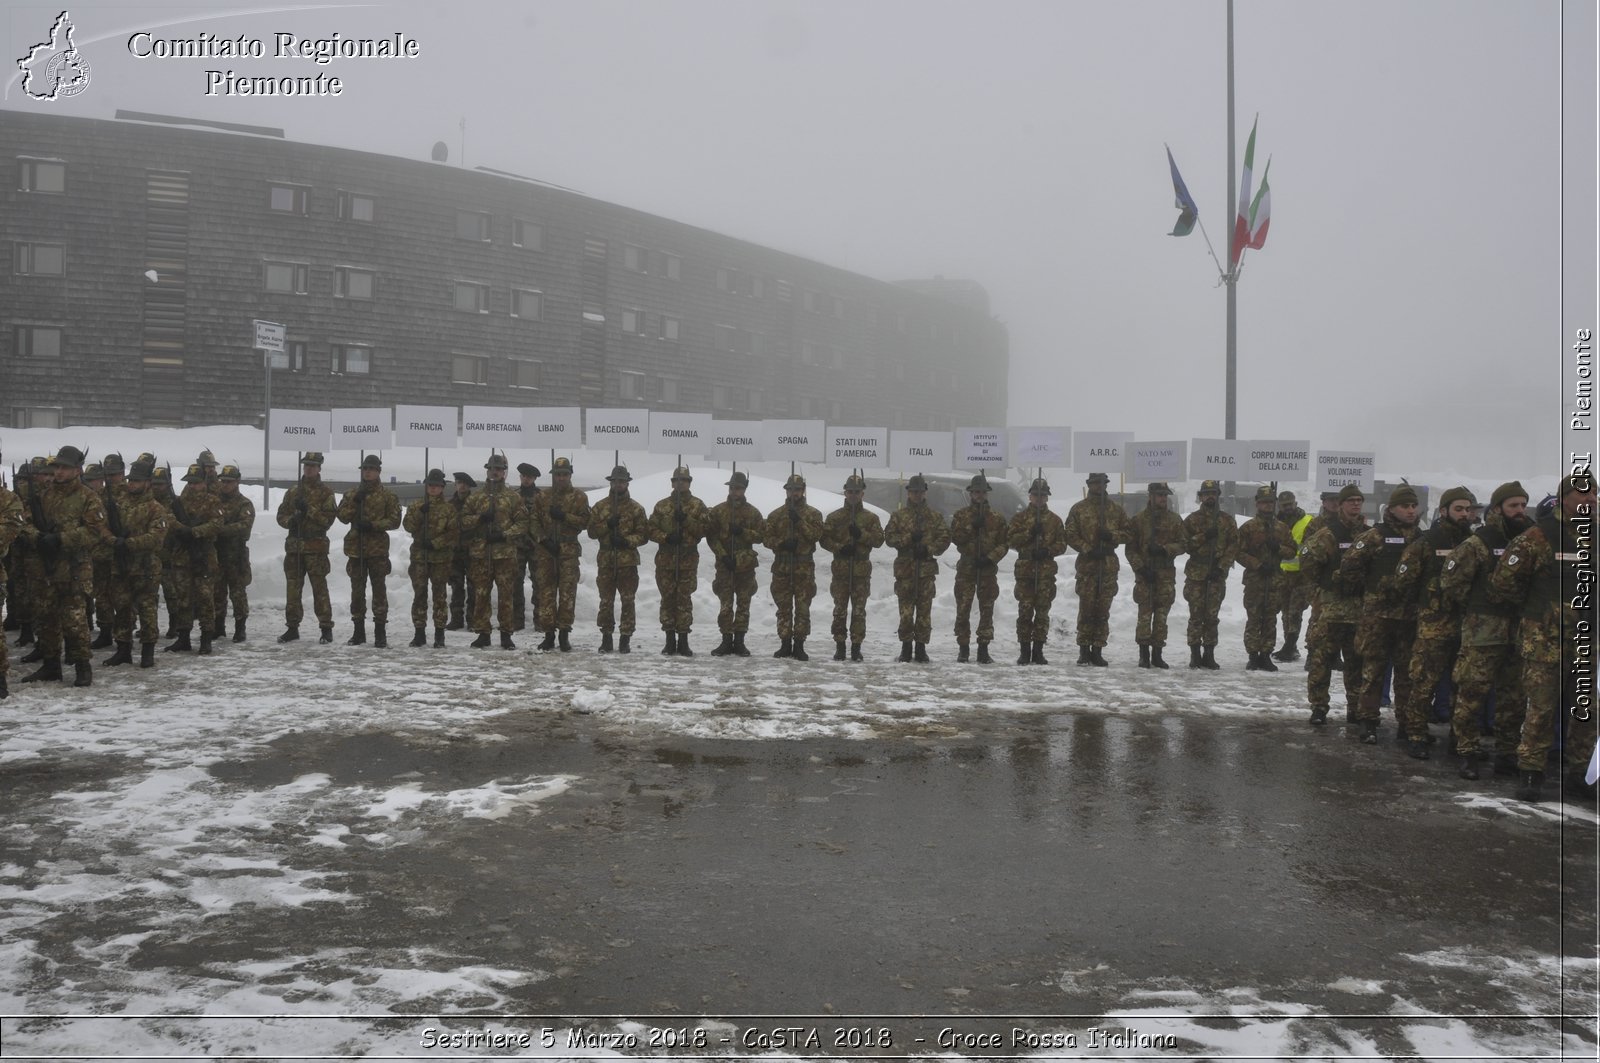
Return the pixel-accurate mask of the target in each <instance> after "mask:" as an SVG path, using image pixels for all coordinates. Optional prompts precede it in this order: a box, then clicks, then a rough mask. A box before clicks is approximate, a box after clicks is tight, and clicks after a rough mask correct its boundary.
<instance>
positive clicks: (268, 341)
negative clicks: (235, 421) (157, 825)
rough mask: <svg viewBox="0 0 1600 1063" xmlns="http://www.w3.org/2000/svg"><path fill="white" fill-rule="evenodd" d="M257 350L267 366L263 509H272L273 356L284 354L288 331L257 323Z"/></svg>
mask: <svg viewBox="0 0 1600 1063" xmlns="http://www.w3.org/2000/svg"><path fill="white" fill-rule="evenodd" d="M255 325H256V342H255V349H256V350H258V351H260V352H261V361H262V363H263V364H264V365H265V366H266V372H267V384H266V394H264V395H263V396H262V400H261V509H262V511H263V512H264V511H266V510H268V509H270V508H271V507H272V441H271V439H269V438H268V432H267V427H268V422H269V421H270V419H271V417H272V356H273V355H275V354H282V353H283V335H284V333H285V332H286V331H287V330H286V329H285V328H284V327H283V326H282V325H280V324H278V323H277V322H276V321H262V320H261V319H259V318H257V319H256V322H255Z"/></svg>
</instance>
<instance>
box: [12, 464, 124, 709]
mask: <svg viewBox="0 0 1600 1063" xmlns="http://www.w3.org/2000/svg"><path fill="white" fill-rule="evenodd" d="M82 468H83V454H82V452H81V451H79V450H78V449H77V448H76V447H62V448H61V450H60V452H59V453H57V454H56V456H55V457H54V458H52V459H51V461H50V477H51V478H50V482H49V483H48V484H47V485H46V486H45V488H44V490H42V491H41V492H39V495H38V498H37V502H38V506H37V508H36V510H35V512H34V514H33V517H34V525H33V527H32V528H31V529H28V530H27V531H25V532H24V533H23V534H25V535H29V537H30V539H31V541H32V544H33V546H34V548H35V550H36V551H37V553H38V556H39V558H40V563H41V566H42V570H43V575H44V581H43V584H42V586H41V591H42V595H41V597H40V598H39V599H38V600H37V603H38V604H37V606H36V612H35V615H36V617H37V619H38V623H39V646H40V648H41V649H42V650H43V651H44V655H43V656H42V657H41V658H40V667H39V669H38V670H37V671H35V672H30V673H29V674H28V675H26V676H24V677H23V678H22V681H23V682H24V683H36V682H43V681H45V680H50V679H60V678H61V648H62V643H63V642H65V643H66V652H67V659H68V660H69V661H71V662H72V664H73V668H74V670H75V675H74V678H73V686H80V687H86V686H89V685H90V684H91V683H92V682H93V670H92V669H91V667H90V664H89V619H88V615H87V612H86V607H87V602H88V596H89V589H90V583H91V581H92V580H93V578H94V566H93V562H92V561H91V555H92V553H93V551H94V548H95V547H96V546H98V545H99V544H100V543H103V542H105V540H106V537H107V536H108V535H109V534H110V533H109V532H108V531H106V511H105V507H104V506H103V505H101V502H100V497H99V496H98V495H96V494H95V493H94V492H93V491H91V490H89V488H88V487H86V486H84V484H83V481H82V480H81V479H80V478H79V477H80V474H81V472H82ZM35 486H37V484H36V485H35ZM33 504H34V499H32V498H30V499H29V505H30V507H32V506H33Z"/></svg>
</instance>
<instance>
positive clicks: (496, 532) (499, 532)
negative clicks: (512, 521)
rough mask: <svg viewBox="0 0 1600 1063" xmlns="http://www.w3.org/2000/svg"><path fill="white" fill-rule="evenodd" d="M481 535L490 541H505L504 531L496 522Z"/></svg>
mask: <svg viewBox="0 0 1600 1063" xmlns="http://www.w3.org/2000/svg"><path fill="white" fill-rule="evenodd" d="M483 537H484V539H485V540H487V541H488V542H491V543H503V542H505V541H506V531H505V529H504V528H502V527H500V525H498V524H491V525H489V530H488V531H486V532H484V533H483Z"/></svg>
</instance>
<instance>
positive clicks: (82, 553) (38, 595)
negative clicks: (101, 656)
mask: <svg viewBox="0 0 1600 1063" xmlns="http://www.w3.org/2000/svg"><path fill="white" fill-rule="evenodd" d="M183 480H184V483H185V487H184V488H183V491H182V493H181V494H179V493H174V491H173V483H172V476H171V471H170V469H168V468H166V467H158V466H157V465H156V460H155V458H154V456H152V455H150V454H141V455H140V456H139V458H138V459H137V460H135V461H134V462H133V463H132V466H131V467H129V466H127V465H126V464H125V463H124V461H123V459H122V456H121V455H120V454H108V455H107V456H106V458H105V460H104V461H102V462H97V463H92V464H88V465H87V466H86V465H85V461H84V454H83V452H82V451H80V450H79V449H78V448H76V447H71V446H66V447H62V448H61V449H60V451H58V452H57V453H56V454H55V455H54V456H52V457H51V458H49V459H48V460H46V459H45V458H42V457H39V458H34V459H33V460H32V461H30V462H29V463H27V464H26V465H24V466H22V467H20V468H19V469H18V470H17V474H16V487H17V489H16V491H15V492H13V491H11V490H8V489H6V488H5V487H3V486H0V602H3V601H4V599H5V598H6V597H9V599H10V606H11V608H10V611H9V613H8V616H7V620H6V627H7V628H8V629H11V630H16V631H17V632H18V641H17V645H18V646H19V647H21V646H31V650H30V652H29V653H28V654H27V655H26V656H24V657H23V658H22V661H23V663H33V662H37V663H38V664H39V667H38V669H37V670H35V671H33V672H30V673H29V674H28V675H26V676H24V677H23V679H22V681H23V682H25V683H29V682H40V681H45V680H61V679H63V678H64V673H63V671H62V660H63V655H64V656H65V659H66V661H68V662H70V663H71V664H72V666H73V685H75V686H80V687H86V686H89V685H91V684H92V682H93V668H92V665H91V661H90V654H91V651H93V650H96V649H103V648H106V647H109V646H112V645H113V644H114V645H115V646H116V651H115V652H114V653H113V654H112V655H111V656H110V657H108V658H107V659H106V660H105V662H104V663H105V664H106V665H110V666H114V665H120V664H132V663H133V660H134V655H133V639H134V635H135V626H136V624H137V635H138V637H139V642H140V653H139V665H140V667H143V668H150V667H153V666H154V664H155V655H154V650H155V644H156V641H157V639H158V638H159V637H160V628H159V626H158V623H157V615H158V609H157V607H158V604H159V600H160V598H161V597H162V596H164V597H165V599H166V602H167V610H168V630H167V635H168V637H171V638H173V639H174V642H173V643H172V645H170V646H168V647H167V649H169V650H175V651H186V650H192V649H194V645H193V642H192V639H191V635H192V633H193V632H194V631H195V630H196V628H198V631H199V639H200V646H199V652H200V653H203V654H209V653H210V652H211V642H212V639H213V638H217V637H222V636H223V635H224V634H225V630H226V627H225V625H226V620H227V609H228V605H229V603H230V602H231V603H232V605H233V611H234V635H233V637H234V641H236V642H240V641H243V640H244V638H245V621H246V617H248V615H249V605H248V601H247V597H246V590H245V589H246V587H248V586H249V583H250V548H249V538H250V531H251V528H252V527H253V525H254V523H255V506H254V504H253V503H251V501H250V499H249V498H248V497H246V496H245V495H243V494H241V493H240V491H239V480H240V476H239V470H238V468H237V467H235V466H232V465H228V466H223V467H222V468H220V469H219V468H218V465H217V462H216V459H215V458H214V457H213V455H212V454H211V453H210V452H209V451H207V452H204V453H202V454H201V455H200V457H199V460H198V461H197V462H196V463H195V464H193V465H190V466H189V467H188V471H187V473H186V474H185V475H184V477H183ZM91 626H94V627H97V628H98V637H96V638H94V639H93V640H92V641H91V638H90V634H89V632H90V628H91ZM8 657H9V651H8V649H7V647H6V643H5V640H4V639H0V698H3V697H6V696H8V694H9V693H10V691H9V687H8V685H7V677H8V675H9V672H10V662H9V659H8Z"/></svg>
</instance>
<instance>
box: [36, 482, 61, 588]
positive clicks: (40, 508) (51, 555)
mask: <svg viewBox="0 0 1600 1063" xmlns="http://www.w3.org/2000/svg"><path fill="white" fill-rule="evenodd" d="M28 510H29V512H30V514H31V515H32V517H33V526H34V528H36V529H37V530H38V532H39V534H40V535H55V534H57V528H56V525H55V522H54V521H52V520H49V519H47V518H46V517H45V515H44V499H43V498H42V497H41V496H40V493H39V492H38V491H37V490H32V489H30V490H29V491H28ZM60 551H61V547H60V546H59V545H56V546H50V547H47V546H44V545H40V547H39V556H40V557H41V558H42V559H43V560H44V563H45V565H46V567H50V568H53V567H55V563H56V558H57V555H58V554H59V553H60Z"/></svg>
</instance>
